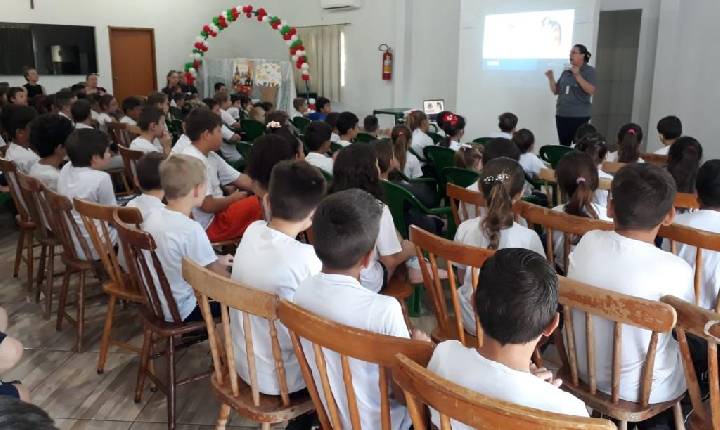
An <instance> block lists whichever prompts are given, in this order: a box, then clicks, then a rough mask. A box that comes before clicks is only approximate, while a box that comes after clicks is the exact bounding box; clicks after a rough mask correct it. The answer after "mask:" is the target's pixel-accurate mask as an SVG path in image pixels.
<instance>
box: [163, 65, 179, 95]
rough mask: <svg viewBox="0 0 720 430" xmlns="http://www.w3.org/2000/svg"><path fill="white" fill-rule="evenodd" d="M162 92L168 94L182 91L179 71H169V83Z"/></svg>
mask: <svg viewBox="0 0 720 430" xmlns="http://www.w3.org/2000/svg"><path fill="white" fill-rule="evenodd" d="M162 92H163V93H165V94H167V95H171V94H174V93H179V92H182V87H180V74H179V73H178V72H177V71H175V70H170V71H169V72H168V74H167V83H166V85H165V88H163V89H162Z"/></svg>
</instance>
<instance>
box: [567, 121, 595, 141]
mask: <svg viewBox="0 0 720 430" xmlns="http://www.w3.org/2000/svg"><path fill="white" fill-rule="evenodd" d="M592 133H597V129H596V128H595V126H594V125H592V124H590V123H589V122H586V123H584V124H581V125H580V127H578V128H577V130H575V136H574V137H573V145H577V144H578V142H580V140H581V139H582V138H584V137H585V136H587V135H588V134H592Z"/></svg>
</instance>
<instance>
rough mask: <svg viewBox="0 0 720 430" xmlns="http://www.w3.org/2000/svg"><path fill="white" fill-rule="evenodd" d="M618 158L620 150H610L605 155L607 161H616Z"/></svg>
mask: <svg viewBox="0 0 720 430" xmlns="http://www.w3.org/2000/svg"><path fill="white" fill-rule="evenodd" d="M617 160H618V151H613V152H608V153H607V155H606V156H605V161H607V162H609V163H614V162H616V161H617Z"/></svg>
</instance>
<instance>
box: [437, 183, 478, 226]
mask: <svg viewBox="0 0 720 430" xmlns="http://www.w3.org/2000/svg"><path fill="white" fill-rule="evenodd" d="M446 192H447V196H448V200H449V203H450V209H451V210H452V215H453V219H454V220H455V225H460V224H461V223H462V222H463V221H467V220H468V219H470V218H475V217H477V216H478V214H479V213H480V211H481V209H480V208H484V207H486V206H487V203H486V202H485V196H483V194H482V193H481V192H478V191H470V190H468V189H467V188H463V187H459V186H457V185H455V184H451V183H448V184H447V191H446Z"/></svg>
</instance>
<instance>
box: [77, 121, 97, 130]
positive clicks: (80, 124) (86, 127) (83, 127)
mask: <svg viewBox="0 0 720 430" xmlns="http://www.w3.org/2000/svg"><path fill="white" fill-rule="evenodd" d="M75 130H94V128H93V127H92V126H90V125H87V124H85V123H83V122H76V123H75Z"/></svg>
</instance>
